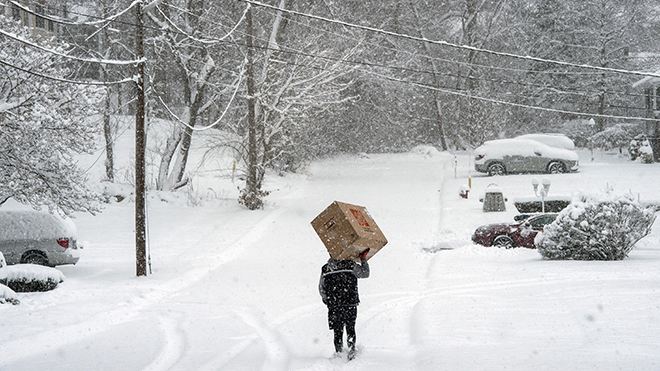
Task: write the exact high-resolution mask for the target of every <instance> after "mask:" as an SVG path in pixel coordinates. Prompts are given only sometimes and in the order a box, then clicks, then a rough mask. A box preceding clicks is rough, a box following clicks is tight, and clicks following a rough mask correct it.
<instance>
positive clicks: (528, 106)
mask: <svg viewBox="0 0 660 371" xmlns="http://www.w3.org/2000/svg"><path fill="white" fill-rule="evenodd" d="M369 73H372V74H373V75H375V76H379V77H381V78H383V79H387V80H390V81H395V82H400V83H405V84H412V85H415V86H418V87H420V88H424V89H429V90H434V91H438V92H441V93H445V94H449V95H455V96H460V97H463V98H468V99H474V100H479V101H483V102H489V103H494V104H501V105H506V106H512V107H518V108H526V109H533V110H537V111H545V112H553V113H563V114H569V115H576V116H588V117H599V118H608V119H620V120H640V121H657V119H655V118H647V117H629V116H616V115H603V114H597V113H585V112H577V111H568V110H561V109H555V108H545V107H538V106H530V105H527V104H522V103H514V102H507V101H503V100H498V99H492V98H486V97H481V96H477V95H472V94H466V93H461V92H459V91H452V90H448V89H442V88H437V87H435V86H431V85H426V84H421V83H417V82H413V81H406V80H401V79H397V78H394V77H390V76H384V75H381V74H378V73H375V72H369Z"/></svg>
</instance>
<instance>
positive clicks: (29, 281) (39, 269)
mask: <svg viewBox="0 0 660 371" xmlns="http://www.w3.org/2000/svg"><path fill="white" fill-rule="evenodd" d="M61 282H64V274H63V273H62V272H60V271H58V270H57V269H55V268H50V267H44V266H41V265H35V264H16V265H8V266H6V267H2V268H0V284H2V285H6V286H7V287H8V288H9V289H11V290H13V291H15V292H35V291H49V290H52V289H54V288H56V287H57V285H59V284H60V283H61Z"/></svg>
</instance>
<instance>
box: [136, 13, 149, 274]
mask: <svg viewBox="0 0 660 371" xmlns="http://www.w3.org/2000/svg"><path fill="white" fill-rule="evenodd" d="M135 10H136V18H137V19H136V22H135V23H136V34H135V54H136V57H137V60H138V63H137V66H136V73H135V75H136V84H137V89H136V92H137V100H136V102H137V103H136V105H137V106H136V109H135V267H136V273H137V276H138V277H139V276H146V275H147V253H146V252H147V249H146V246H147V244H146V240H147V239H146V215H145V214H146V213H145V205H146V197H145V155H144V153H145V147H146V138H145V136H146V133H145V130H144V44H143V42H144V24H143V20H142V2H138V3H137V4H136V6H135Z"/></svg>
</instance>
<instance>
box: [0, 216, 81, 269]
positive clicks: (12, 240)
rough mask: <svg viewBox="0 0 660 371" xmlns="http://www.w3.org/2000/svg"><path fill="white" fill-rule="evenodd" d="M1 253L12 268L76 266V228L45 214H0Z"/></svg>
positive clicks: (78, 257)
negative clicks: (23, 265) (31, 265)
mask: <svg viewBox="0 0 660 371" xmlns="http://www.w3.org/2000/svg"><path fill="white" fill-rule="evenodd" d="M0 252H2V253H3V254H4V256H5V260H6V262H7V264H10V265H11V264H40V265H48V266H51V267H53V266H56V265H64V264H76V263H77V262H78V260H79V259H80V254H79V250H78V244H77V240H76V226H75V224H73V222H72V221H71V219H61V218H59V217H57V216H54V215H51V214H48V213H45V212H38V211H33V210H30V211H0Z"/></svg>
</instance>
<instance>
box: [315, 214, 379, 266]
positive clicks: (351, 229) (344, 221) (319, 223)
mask: <svg viewBox="0 0 660 371" xmlns="http://www.w3.org/2000/svg"><path fill="white" fill-rule="evenodd" d="M311 224H312V227H313V228H314V230H315V231H316V233H317V234H318V235H319V237H320V238H321V241H323V244H324V245H325V247H326V249H328V252H329V253H330V256H331V257H333V258H335V259H340V260H351V259H353V260H358V261H359V257H358V255H359V254H360V253H361V252H363V251H364V250H366V249H367V248H369V249H370V250H369V254H367V260H368V259H371V257H372V256H374V255H375V254H376V253H377V252H378V251H380V249H382V248H383V246H385V245H386V244H387V238H385V236H384V235H383V232H381V230H380V228H378V225H376V221H375V220H374V219H373V218H372V217H371V215H370V214H369V212H368V211H367V209H366V208H365V207H364V206H357V205H351V204H347V203H343V202H338V201H335V202H333V203H332V204H331V205H330V206H328V207H327V208H326V209H325V210H323V212H322V213H321V214H319V216H317V217H316V218H315V219H314V220H312V223H311Z"/></svg>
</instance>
